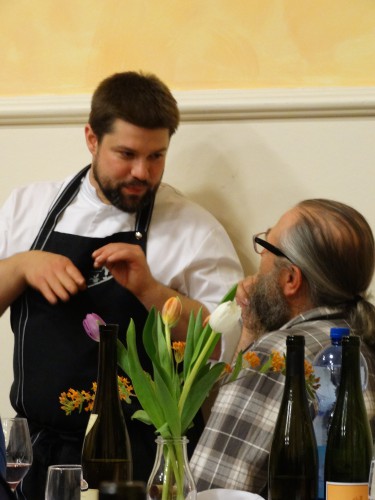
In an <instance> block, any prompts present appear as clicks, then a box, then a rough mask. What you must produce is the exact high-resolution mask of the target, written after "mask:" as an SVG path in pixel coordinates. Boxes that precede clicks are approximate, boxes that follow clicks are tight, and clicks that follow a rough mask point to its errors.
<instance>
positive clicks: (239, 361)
mask: <svg viewBox="0 0 375 500" xmlns="http://www.w3.org/2000/svg"><path fill="white" fill-rule="evenodd" d="M242 357H243V352H242V351H240V352H239V353H238V355H237V359H236V364H235V365H234V368H233V371H232V373H231V374H230V377H229V380H228V382H233V381H234V380H236V378H237V377H238V374H239V373H240V371H241V370H242Z"/></svg>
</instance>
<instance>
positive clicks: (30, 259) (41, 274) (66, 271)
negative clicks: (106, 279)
mask: <svg viewBox="0 0 375 500" xmlns="http://www.w3.org/2000/svg"><path fill="white" fill-rule="evenodd" d="M27 254H28V255H27V256H26V257H25V260H24V262H25V264H24V266H23V267H24V273H25V280H26V283H27V284H28V285H29V286H31V287H33V288H35V289H36V290H39V291H40V293H41V294H42V295H43V296H44V298H45V299H46V300H48V302H50V303H51V304H56V303H57V302H58V301H59V300H62V301H63V302H67V301H68V300H69V298H70V297H71V295H75V294H76V293H78V292H79V291H80V290H84V289H85V288H86V283H85V279H84V277H83V276H82V274H81V272H80V271H79V269H78V268H77V267H76V266H75V265H74V264H73V262H72V261H71V260H70V259H68V257H65V256H64V255H59V254H55V253H50V252H42V251H40V250H31V251H30V252H27Z"/></svg>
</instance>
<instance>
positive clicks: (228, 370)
mask: <svg viewBox="0 0 375 500" xmlns="http://www.w3.org/2000/svg"><path fill="white" fill-rule="evenodd" d="M232 371H233V368H232V367H231V365H230V364H229V363H227V364H226V365H225V366H224V373H232Z"/></svg>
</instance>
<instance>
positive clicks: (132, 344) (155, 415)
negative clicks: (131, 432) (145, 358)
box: [126, 320, 164, 428]
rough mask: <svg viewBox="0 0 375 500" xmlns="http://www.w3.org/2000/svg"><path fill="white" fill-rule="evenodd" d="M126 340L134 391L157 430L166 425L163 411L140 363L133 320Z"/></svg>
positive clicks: (150, 381)
mask: <svg viewBox="0 0 375 500" xmlns="http://www.w3.org/2000/svg"><path fill="white" fill-rule="evenodd" d="M126 340H127V346H128V353H129V357H128V359H129V376H130V378H131V381H132V384H133V387H134V391H135V393H136V395H137V397H138V400H139V402H140V404H141V405H142V408H143V409H144V410H145V412H146V413H148V415H149V417H150V419H151V421H152V422H153V424H154V426H155V427H156V428H157V427H160V426H161V425H162V424H163V423H164V414H163V409H162V408H161V406H160V402H159V401H158V400H157V398H156V397H155V391H154V387H153V384H152V380H150V377H149V375H146V373H145V372H144V371H143V368H142V366H141V363H140V361H139V358H138V353H137V345H136V333H135V327H134V321H133V320H130V324H129V327H128V331H127V335H126Z"/></svg>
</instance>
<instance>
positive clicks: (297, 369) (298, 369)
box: [285, 345, 305, 378]
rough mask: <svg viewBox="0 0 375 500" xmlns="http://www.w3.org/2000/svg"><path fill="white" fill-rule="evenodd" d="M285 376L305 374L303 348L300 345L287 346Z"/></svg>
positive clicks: (301, 375)
mask: <svg viewBox="0 0 375 500" xmlns="http://www.w3.org/2000/svg"><path fill="white" fill-rule="evenodd" d="M285 373H286V377H287V378H289V377H302V378H304V374H305V349H304V346H301V345H293V346H287V351H286V372H285Z"/></svg>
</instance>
